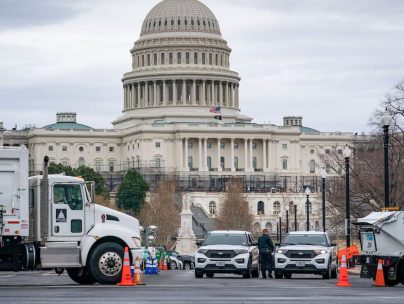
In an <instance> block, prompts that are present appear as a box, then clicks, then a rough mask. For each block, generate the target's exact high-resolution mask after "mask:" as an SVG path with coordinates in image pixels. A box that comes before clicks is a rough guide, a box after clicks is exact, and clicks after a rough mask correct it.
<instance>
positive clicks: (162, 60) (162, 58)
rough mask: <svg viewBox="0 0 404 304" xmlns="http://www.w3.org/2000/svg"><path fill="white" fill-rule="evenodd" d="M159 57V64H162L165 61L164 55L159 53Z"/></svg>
mask: <svg viewBox="0 0 404 304" xmlns="http://www.w3.org/2000/svg"><path fill="white" fill-rule="evenodd" d="M160 57H161V58H160V63H161V64H164V59H165V58H164V53H161V55H160Z"/></svg>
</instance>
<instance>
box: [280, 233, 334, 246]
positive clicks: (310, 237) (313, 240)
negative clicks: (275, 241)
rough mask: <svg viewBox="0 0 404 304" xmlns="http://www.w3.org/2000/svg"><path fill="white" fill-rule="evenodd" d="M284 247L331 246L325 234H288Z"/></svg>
mask: <svg viewBox="0 0 404 304" xmlns="http://www.w3.org/2000/svg"><path fill="white" fill-rule="evenodd" d="M282 245H316V246H329V245H328V241H327V238H326V236H325V235H324V234H288V235H286V237H285V239H284V240H283V243H282Z"/></svg>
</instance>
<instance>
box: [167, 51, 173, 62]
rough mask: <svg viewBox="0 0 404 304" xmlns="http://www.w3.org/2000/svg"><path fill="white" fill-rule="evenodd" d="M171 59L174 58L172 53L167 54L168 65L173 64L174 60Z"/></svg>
mask: <svg viewBox="0 0 404 304" xmlns="http://www.w3.org/2000/svg"><path fill="white" fill-rule="evenodd" d="M173 57H174V56H173V53H169V54H168V63H169V64H173V60H174V59H173Z"/></svg>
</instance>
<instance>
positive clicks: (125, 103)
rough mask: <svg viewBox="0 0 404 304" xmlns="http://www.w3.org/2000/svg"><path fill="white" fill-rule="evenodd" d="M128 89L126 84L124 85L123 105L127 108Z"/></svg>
mask: <svg viewBox="0 0 404 304" xmlns="http://www.w3.org/2000/svg"><path fill="white" fill-rule="evenodd" d="M127 94H128V93H127V91H126V86H125V85H124V86H123V107H124V109H125V110H127V109H128V101H127Z"/></svg>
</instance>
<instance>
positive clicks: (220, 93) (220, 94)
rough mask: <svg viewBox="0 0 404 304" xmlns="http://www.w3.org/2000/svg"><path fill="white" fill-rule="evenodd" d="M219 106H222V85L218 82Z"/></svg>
mask: <svg viewBox="0 0 404 304" xmlns="http://www.w3.org/2000/svg"><path fill="white" fill-rule="evenodd" d="M219 104H220V105H221V106H223V84H222V82H221V81H219Z"/></svg>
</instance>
